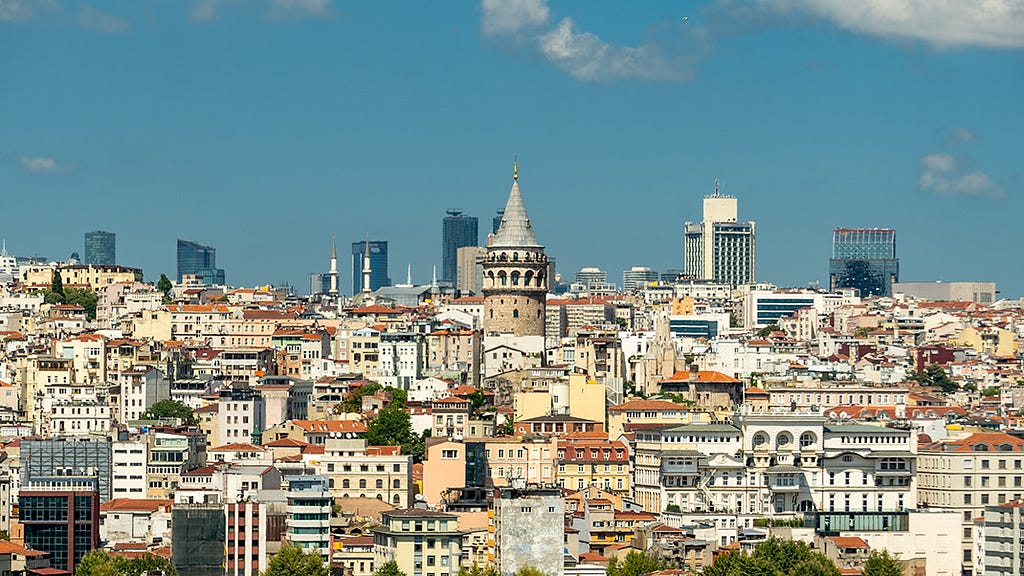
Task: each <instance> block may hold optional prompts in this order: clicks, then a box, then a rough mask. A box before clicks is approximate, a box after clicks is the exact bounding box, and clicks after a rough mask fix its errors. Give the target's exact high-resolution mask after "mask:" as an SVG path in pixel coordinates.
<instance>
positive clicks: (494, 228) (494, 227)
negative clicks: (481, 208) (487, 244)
mask: <svg viewBox="0 0 1024 576" xmlns="http://www.w3.org/2000/svg"><path fill="white" fill-rule="evenodd" d="M504 217H505V210H504V209H501V210H498V212H497V214H495V215H494V220H493V221H492V222H491V233H492V234H497V233H498V228H501V219H502V218H504Z"/></svg>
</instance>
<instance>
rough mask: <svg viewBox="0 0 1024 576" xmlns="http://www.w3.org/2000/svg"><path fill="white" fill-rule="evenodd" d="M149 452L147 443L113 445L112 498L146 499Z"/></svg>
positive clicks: (120, 442)
mask: <svg viewBox="0 0 1024 576" xmlns="http://www.w3.org/2000/svg"><path fill="white" fill-rule="evenodd" d="M147 451H148V446H147V445H146V443H145V442H137V441H116V442H113V443H112V444H111V452H112V454H111V481H110V493H111V497H112V498H145V497H146V462H147V461H148V457H147Z"/></svg>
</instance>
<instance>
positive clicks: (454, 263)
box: [441, 210, 480, 284]
mask: <svg viewBox="0 0 1024 576" xmlns="http://www.w3.org/2000/svg"><path fill="white" fill-rule="evenodd" d="M442 228H443V230H442V238H441V279H442V280H444V281H445V282H451V283H452V284H455V279H456V276H457V275H458V262H459V256H458V254H459V248H465V247H466V246H477V245H478V240H479V234H480V221H479V220H477V218H476V216H469V215H467V214H465V213H463V212H461V211H459V210H449V211H448V215H447V216H445V218H444V224H443V227H442Z"/></svg>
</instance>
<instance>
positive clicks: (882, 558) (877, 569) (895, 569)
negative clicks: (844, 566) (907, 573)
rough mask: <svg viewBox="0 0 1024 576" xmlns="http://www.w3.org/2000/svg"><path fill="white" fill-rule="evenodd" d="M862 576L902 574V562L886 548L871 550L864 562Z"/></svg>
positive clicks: (895, 575) (900, 575)
mask: <svg viewBox="0 0 1024 576" xmlns="http://www.w3.org/2000/svg"><path fill="white" fill-rule="evenodd" d="M864 576H903V564H902V563H901V562H900V561H899V559H898V558H896V557H895V556H893V555H892V554H889V551H888V550H882V551H881V552H879V551H878V550H872V551H871V553H870V554H868V559H867V562H865V563H864Z"/></svg>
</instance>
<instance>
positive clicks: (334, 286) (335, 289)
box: [330, 236, 338, 296]
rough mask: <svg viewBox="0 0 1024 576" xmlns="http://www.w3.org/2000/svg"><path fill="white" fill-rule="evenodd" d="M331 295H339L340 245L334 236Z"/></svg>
mask: <svg viewBox="0 0 1024 576" xmlns="http://www.w3.org/2000/svg"><path fill="white" fill-rule="evenodd" d="M330 276H331V295H334V296H336V295H337V294H338V243H337V240H336V239H335V238H334V236H331V271H330Z"/></svg>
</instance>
